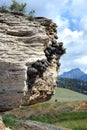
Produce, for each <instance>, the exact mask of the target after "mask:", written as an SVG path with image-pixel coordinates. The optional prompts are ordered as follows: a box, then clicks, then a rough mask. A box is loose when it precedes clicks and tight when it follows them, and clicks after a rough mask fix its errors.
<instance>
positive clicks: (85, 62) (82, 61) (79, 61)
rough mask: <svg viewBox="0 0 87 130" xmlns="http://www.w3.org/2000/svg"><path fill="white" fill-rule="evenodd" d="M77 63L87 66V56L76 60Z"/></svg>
mask: <svg viewBox="0 0 87 130" xmlns="http://www.w3.org/2000/svg"><path fill="white" fill-rule="evenodd" d="M75 62H76V63H79V64H84V65H87V56H82V57H80V58H79V59H76V60H75Z"/></svg>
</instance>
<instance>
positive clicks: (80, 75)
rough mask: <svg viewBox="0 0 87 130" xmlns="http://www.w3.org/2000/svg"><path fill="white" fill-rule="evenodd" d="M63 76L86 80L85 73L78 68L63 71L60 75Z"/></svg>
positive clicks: (86, 75)
mask: <svg viewBox="0 0 87 130" xmlns="http://www.w3.org/2000/svg"><path fill="white" fill-rule="evenodd" d="M60 76H61V77H63V78H71V79H79V80H83V81H86V82H87V74H85V73H84V72H83V71H81V70H80V69H79V68H75V69H72V70H70V71H68V72H64V73H63V74H62V75H60Z"/></svg>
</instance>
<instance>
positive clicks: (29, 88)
mask: <svg viewBox="0 0 87 130" xmlns="http://www.w3.org/2000/svg"><path fill="white" fill-rule="evenodd" d="M56 28H57V26H56V24H55V23H53V22H52V20H50V19H47V18H42V17H37V18H35V20H34V21H29V20H28V19H27V17H26V16H21V15H17V14H11V13H0V111H5V110H9V109H12V108H15V107H18V106H20V105H29V104H33V103H37V102H43V101H46V100H48V99H50V98H51V96H52V95H53V93H54V89H55V86H56V78H57V73H58V70H59V66H60V63H59V59H60V56H61V55H62V54H64V53H65V49H64V48H63V43H61V42H59V43H58V42H57V40H56V39H57V38H58V37H57V30H56Z"/></svg>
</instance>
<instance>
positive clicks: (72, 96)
mask: <svg viewBox="0 0 87 130" xmlns="http://www.w3.org/2000/svg"><path fill="white" fill-rule="evenodd" d="M55 99H57V101H58V102H70V101H87V95H84V94H81V93H78V92H74V91H72V90H69V89H65V88H56V90H55V95H54V96H53V97H52V99H51V101H55Z"/></svg>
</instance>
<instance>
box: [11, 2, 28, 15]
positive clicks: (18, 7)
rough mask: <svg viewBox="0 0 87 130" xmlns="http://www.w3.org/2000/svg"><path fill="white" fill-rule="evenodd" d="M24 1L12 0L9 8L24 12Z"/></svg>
mask: <svg viewBox="0 0 87 130" xmlns="http://www.w3.org/2000/svg"><path fill="white" fill-rule="evenodd" d="M26 5H27V4H26V3H18V2H17V1H16V0H12V4H11V5H10V7H9V9H10V10H11V11H14V12H21V13H25V8H26Z"/></svg>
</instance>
